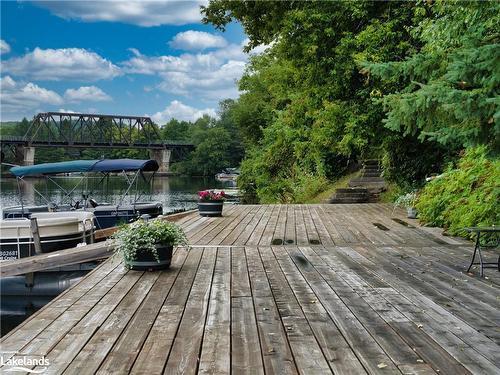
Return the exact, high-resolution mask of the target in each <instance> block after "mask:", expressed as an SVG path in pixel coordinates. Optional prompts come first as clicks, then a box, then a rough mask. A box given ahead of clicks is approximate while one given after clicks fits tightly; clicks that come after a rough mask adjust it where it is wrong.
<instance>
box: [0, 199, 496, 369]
mask: <svg viewBox="0 0 500 375" xmlns="http://www.w3.org/2000/svg"><path fill="white" fill-rule="evenodd" d="M394 217H395V218H398V219H400V220H403V221H405V222H406V223H408V224H409V226H406V225H403V224H401V223H400V222H397V221H394V220H393V218H394ZM179 224H180V225H182V226H183V227H184V229H185V230H186V232H187V235H188V237H189V239H190V241H191V243H192V244H193V245H195V246H194V247H193V248H191V249H190V250H188V249H185V248H179V249H177V250H176V252H175V254H174V258H173V262H172V266H171V268H170V269H169V270H167V271H162V272H151V273H143V272H134V271H127V270H126V269H124V267H123V266H122V265H121V264H120V262H119V260H118V259H116V258H112V259H108V260H107V261H105V262H104V263H103V264H102V265H100V266H99V267H98V268H96V269H95V270H94V271H92V272H91V273H90V274H89V275H87V276H86V277H85V278H83V279H82V280H81V281H80V282H79V283H78V284H76V285H74V286H73V287H72V288H70V289H68V290H67V291H66V292H64V293H63V294H61V295H60V296H59V297H58V298H56V299H55V300H53V301H52V302H51V303H49V304H48V305H47V306H45V307H44V308H43V309H41V310H40V311H39V312H38V313H36V314H34V315H33V316H32V317H31V318H30V319H28V320H27V321H26V322H24V323H23V324H21V325H20V326H19V327H17V328H16V329H15V330H14V331H12V332H10V333H9V334H7V335H5V336H4V337H3V338H2V340H1V350H2V352H3V358H4V360H6V359H8V358H12V357H17V356H18V355H19V354H16V352H18V353H24V354H31V355H45V356H47V358H48V359H49V361H50V365H49V366H48V368H47V369H46V371H45V373H48V374H62V373H67V374H75V373H78V374H93V373H99V374H127V373H133V374H162V373H165V374H177V373H182V374H196V373H203V374H230V373H231V374H264V373H268V374H273V373H284V374H298V373H301V374H327V373H335V374H363V373H370V374H378V373H381V374H382V373H387V374H388V373H394V374H401V373H404V374H407V373H415V374H436V373H440V374H470V373H478V374H479V373H482V374H493V373H500V316H499V315H498V311H500V275H499V273H498V272H496V271H495V270H493V269H491V270H487V272H486V275H487V277H488V278H479V277H478V276H477V275H475V274H474V273H472V274H467V273H465V269H466V268H467V265H468V261H469V257H470V256H471V252H472V245H471V244H470V243H468V242H466V241H464V240H461V239H456V238H450V237H446V236H443V235H442V234H441V233H440V231H438V230H434V229H428V228H422V227H420V226H418V222H416V221H415V220H411V219H406V218H405V217H404V215H403V214H402V212H401V211H399V210H396V211H395V212H393V210H392V208H391V207H390V206H388V205H383V204H353V205H335V206H330V205H307V206H305V205H283V206H278V205H262V206H256V205H253V206H233V205H231V206H229V205H228V206H227V207H226V208H225V209H224V216H223V217H221V218H204V217H200V216H198V215H197V213H191V214H189V215H187V216H184V217H182V219H181V220H179ZM374 224H377V225H379V227H377V226H376V225H374ZM273 243H274V244H273ZM485 254H486V256H493V255H494V253H491V252H488V251H486V252H485ZM7 367H8V366H3V367H2V368H0V372H3V371H4V370H7ZM35 370H41V368H40V367H37V368H35Z"/></svg>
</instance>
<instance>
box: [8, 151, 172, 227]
mask: <svg viewBox="0 0 500 375" xmlns="http://www.w3.org/2000/svg"><path fill="white" fill-rule="evenodd" d="M158 168H159V166H158V163H157V162H156V161H155V160H152V159H149V160H142V159H101V160H73V161H63V162H57V163H43V164H36V165H30V166H16V167H13V168H11V169H10V172H11V173H12V174H13V175H14V176H15V177H16V179H17V182H18V188H19V192H21V191H22V189H21V184H22V183H23V181H24V178H25V177H35V176H42V177H44V178H45V179H46V183H49V181H50V182H51V183H53V184H55V185H56V186H57V188H58V189H59V190H60V191H62V192H63V194H64V195H63V197H62V198H61V200H60V201H59V202H54V201H51V199H50V198H49V197H48V196H47V194H44V193H43V192H42V191H40V189H36V188H34V191H35V193H36V194H37V195H38V196H39V197H40V198H41V199H42V200H43V201H44V202H45V204H44V205H38V206H26V205H25V204H24V202H23V199H22V194H21V193H20V194H19V196H20V202H21V205H20V206H16V207H9V208H6V209H4V210H3V218H4V219H15V218H22V217H25V218H30V217H31V215H32V214H33V213H39V212H51V211H54V212H61V211H75V210H78V211H88V212H92V213H93V214H94V215H95V225H96V228H97V229H105V228H109V227H114V226H116V225H118V224H120V223H128V222H132V221H134V220H136V219H137V218H139V217H141V216H142V215H148V216H149V217H156V216H158V215H161V214H162V213H163V205H162V204H161V203H160V202H150V201H141V199H143V196H144V195H146V194H147V192H146V191H144V190H141V189H139V186H141V187H142V188H144V187H145V188H146V189H145V190H148V189H149V191H150V189H151V185H152V182H153V179H154V175H155V172H156V171H157V170H158ZM68 174H71V175H72V176H77V177H79V178H78V179H77V181H76V183H74V184H73V186H72V187H71V188H69V189H68V188H67V187H64V186H62V184H60V183H59V182H58V180H57V177H58V176H60V175H68ZM111 175H113V176H115V175H121V176H123V177H124V180H125V181H126V185H127V187H126V189H125V191H124V193H123V194H122V195H121V196H120V199H119V200H118V202H114V203H108V202H97V201H96V200H95V199H94V198H93V193H95V189H92V188H91V187H89V183H88V181H89V177H91V176H92V177H96V176H97V177H98V181H97V184H95V183H94V185H95V186H97V187H99V188H101V187H105V186H107V184H106V181H109V177H110V176H111ZM78 189H80V190H81V194H80V195H78V194H77V193H76V192H77V191H78ZM127 197H128V198H129V199H128V202H126V201H125V199H126V198H127Z"/></svg>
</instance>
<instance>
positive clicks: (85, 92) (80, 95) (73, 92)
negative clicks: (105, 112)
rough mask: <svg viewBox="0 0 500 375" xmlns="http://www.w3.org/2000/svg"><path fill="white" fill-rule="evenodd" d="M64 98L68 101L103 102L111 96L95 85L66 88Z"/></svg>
mask: <svg viewBox="0 0 500 375" xmlns="http://www.w3.org/2000/svg"><path fill="white" fill-rule="evenodd" d="M64 98H65V99H67V100H68V101H70V102H82V101H91V102H104V101H110V100H112V98H111V97H110V96H109V95H108V94H106V93H105V92H104V91H102V90H101V89H100V88H99V87H96V86H82V87H80V88H78V89H67V90H66V92H65V93H64Z"/></svg>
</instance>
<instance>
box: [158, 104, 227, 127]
mask: <svg viewBox="0 0 500 375" xmlns="http://www.w3.org/2000/svg"><path fill="white" fill-rule="evenodd" d="M203 115H209V116H211V117H216V116H217V112H216V111H215V109H213V108H205V109H197V108H194V107H191V106H188V105H186V104H184V103H182V102H180V101H178V100H174V101H172V102H170V104H169V105H168V107H166V108H165V109H164V110H163V111H161V112H156V113H155V114H154V115H153V116H151V118H152V119H153V121H154V122H155V123H157V124H160V125H163V124H166V123H167V122H168V121H170V120H171V119H173V118H175V119H177V120H181V121H182V120H184V121H196V120H198V119H199V118H200V117H203Z"/></svg>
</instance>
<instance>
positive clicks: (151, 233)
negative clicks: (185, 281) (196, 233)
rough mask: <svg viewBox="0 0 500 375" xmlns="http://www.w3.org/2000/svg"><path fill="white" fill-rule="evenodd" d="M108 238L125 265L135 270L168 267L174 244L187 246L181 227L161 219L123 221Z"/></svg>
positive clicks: (152, 269)
mask: <svg viewBox="0 0 500 375" xmlns="http://www.w3.org/2000/svg"><path fill="white" fill-rule="evenodd" d="M111 238H112V243H113V245H115V253H117V254H120V255H121V256H122V257H123V262H124V263H125V266H126V267H127V268H129V269H132V270H138V271H146V270H148V271H154V270H159V269H165V268H168V267H169V266H170V262H171V260H172V251H173V248H174V246H187V238H186V234H185V233H184V231H183V230H182V228H180V227H179V226H178V225H176V224H174V223H171V222H169V221H166V220H161V219H156V220H148V221H144V220H138V221H136V222H133V223H132V224H128V225H123V226H121V227H120V229H119V230H118V231H117V232H115V233H114V234H113V236H112V237H111Z"/></svg>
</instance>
